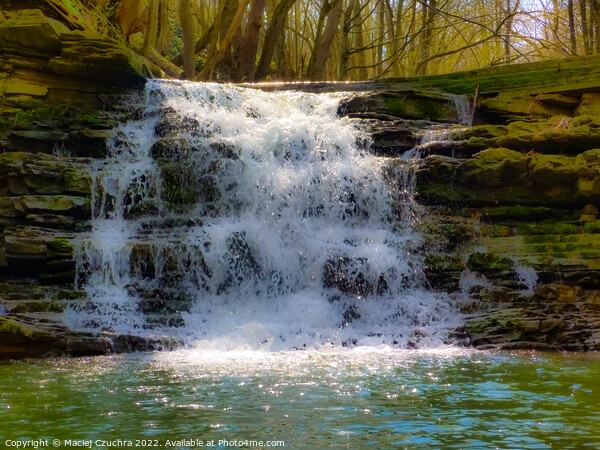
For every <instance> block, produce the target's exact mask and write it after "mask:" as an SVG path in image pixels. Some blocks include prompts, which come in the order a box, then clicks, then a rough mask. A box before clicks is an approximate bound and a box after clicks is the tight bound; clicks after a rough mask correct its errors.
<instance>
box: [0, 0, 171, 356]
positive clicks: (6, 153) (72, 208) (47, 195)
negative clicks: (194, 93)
mask: <svg viewBox="0 0 600 450" xmlns="http://www.w3.org/2000/svg"><path fill="white" fill-rule="evenodd" d="M14 3H15V2H8V4H6V5H3V6H4V9H3V11H2V14H0V17H2V18H3V19H4V20H3V21H2V22H1V23H0V49H1V50H0V151H1V152H2V153H1V154H0V228H1V230H2V231H1V233H0V359H2V358H13V357H17V358H22V357H28V356H46V355H53V354H64V353H69V354H73V355H77V354H94V353H106V352H109V351H125V350H133V349H150V348H156V347H157V346H167V347H169V346H172V345H173V343H172V342H170V341H168V340H165V342H163V343H156V342H148V341H147V340H144V339H140V338H136V337H131V336H117V335H112V334H111V333H102V334H91V333H73V332H71V331H69V329H68V328H67V327H66V326H65V324H64V323H63V317H62V315H61V313H62V311H63V310H64V309H65V307H66V305H67V304H68V303H69V302H74V301H79V302H84V301H85V297H86V295H85V293H84V292H81V291H77V290H74V280H75V263H74V260H73V243H72V240H73V238H74V236H75V234H76V233H77V232H78V231H82V230H85V229H86V228H87V227H88V224H87V222H86V221H87V220H88V219H89V218H90V209H91V208H90V205H91V197H92V193H91V187H92V180H91V175H90V172H89V167H90V161H91V159H90V158H93V157H99V156H103V155H104V154H105V153H106V138H108V137H110V136H111V129H112V128H113V127H114V126H115V125H116V124H117V123H119V122H120V121H121V120H123V119H124V118H126V117H127V116H128V115H130V114H131V110H130V108H129V106H128V104H127V102H129V101H131V98H132V96H133V98H134V99H135V94H136V92H141V88H142V87H143V85H144V84H145V82H146V77H148V76H151V70H152V66H151V65H150V64H149V63H148V62H147V61H145V60H144V59H143V58H141V57H139V56H138V55H136V54H135V53H133V52H132V51H131V50H129V49H128V48H127V47H126V46H124V45H123V44H121V43H119V42H117V41H114V40H112V39H110V38H107V37H106V36H100V35H96V34H93V33H85V32H81V31H72V30H69V29H68V28H67V26H66V25H64V24H63V23H61V22H60V21H58V20H55V19H54V18H52V11H43V10H39V9H31V10H23V9H19V8H22V7H23V6H24V5H23V3H22V2H16V3H19V4H14ZM34 3H35V2H34ZM38 3H39V2H38Z"/></svg>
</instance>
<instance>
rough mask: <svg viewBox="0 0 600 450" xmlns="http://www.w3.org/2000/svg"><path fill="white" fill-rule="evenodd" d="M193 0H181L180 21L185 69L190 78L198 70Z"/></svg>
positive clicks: (187, 76)
mask: <svg viewBox="0 0 600 450" xmlns="http://www.w3.org/2000/svg"><path fill="white" fill-rule="evenodd" d="M193 3H194V2H193V0H179V21H180V22H181V34H182V38H183V39H182V40H183V71H184V73H185V77H186V78H187V79H188V80H193V79H194V74H195V70H196V67H195V66H196V63H195V53H194V50H195V47H196V42H195V41H194V34H195V33H194V21H193V17H192V15H193V11H194V4H193Z"/></svg>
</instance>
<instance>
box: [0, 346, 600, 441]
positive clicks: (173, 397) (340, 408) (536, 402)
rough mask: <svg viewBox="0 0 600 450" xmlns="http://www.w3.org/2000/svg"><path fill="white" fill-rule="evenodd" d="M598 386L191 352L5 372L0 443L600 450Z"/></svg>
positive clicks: (553, 375)
mask: <svg viewBox="0 0 600 450" xmlns="http://www.w3.org/2000/svg"><path fill="white" fill-rule="evenodd" d="M599 376H600V359H599V358H598V356H597V355H594V354H592V355H563V354H547V353H487V352H476V351H465V350H456V349H447V350H435V351H401V350H391V349H387V348H380V349H372V348H371V349H353V350H341V351H340V350H336V351H333V350H331V351H310V352H309V351H307V352H281V353H267V352H264V353H263V352H256V351H253V352H227V353H222V352H221V353H219V352H202V351H197V350H187V351H178V352H172V353H154V354H133V355H118V356H109V357H97V358H80V359H69V360H67V359H57V360H49V361H36V362H21V363H7V364H2V365H0V392H2V394H1V397H0V418H1V419H2V422H1V423H2V425H0V439H2V440H6V439H27V438H29V439H39V438H43V437H47V438H49V439H53V438H59V439H92V440H95V439H117V438H121V439H123V437H124V436H127V437H129V438H132V439H142V438H148V437H151V438H156V439H159V440H161V441H165V440H166V439H171V440H175V439H184V438H190V437H191V436H195V437H196V439H203V440H210V439H216V441H215V443H217V442H218V439H229V440H231V439H256V440H263V441H266V440H268V439H278V440H283V441H285V442H286V444H287V445H286V446H287V447H288V448H325V447H335V448H340V447H348V448H363V447H364V446H367V445H375V446H379V447H380V448H394V447H396V448H397V447H410V448H416V447H425V448H439V447H444V448H477V447H480V448H490V447H501V448H556V447H559V448H579V447H581V446H584V445H587V446H592V447H593V446H600V431H598V430H600V427H599V425H600V406H599V405H600V388H599V387H598V383H597V380H598V379H599ZM179 448H187V447H186V446H185V445H183V446H180V447H179ZM190 448H191V447H190ZM224 448H226V446H224ZM235 448H238V447H235ZM239 448H243V446H240V447H239Z"/></svg>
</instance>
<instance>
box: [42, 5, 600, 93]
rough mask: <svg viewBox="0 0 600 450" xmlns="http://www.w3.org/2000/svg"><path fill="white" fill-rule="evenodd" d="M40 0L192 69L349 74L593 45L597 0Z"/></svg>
mask: <svg viewBox="0 0 600 450" xmlns="http://www.w3.org/2000/svg"><path fill="white" fill-rule="evenodd" d="M44 1H45V2H47V3H48V4H49V5H50V6H51V7H52V8H53V9H54V10H55V11H56V14H59V15H60V16H62V18H63V19H65V20H67V21H68V22H69V23H70V24H71V25H72V28H74V29H81V30H86V29H87V30H96V31H99V32H101V33H103V34H107V35H109V36H110V37H113V38H116V39H119V40H123V41H125V42H127V43H128V44H129V45H131V46H132V48H134V49H135V50H136V51H137V52H139V53H141V54H143V55H144V56H146V57H148V58H149V59H150V60H151V61H152V62H154V63H155V64H156V65H158V66H159V67H160V68H161V69H162V70H163V71H164V73H165V74H166V75H167V76H170V77H173V78H185V79H189V80H197V81H231V82H255V81H292V80H339V81H355V80H367V79H373V78H381V77H406V76H419V75H433V74H441V73H449V72H455V71H462V70H470V69H478V68H483V67H491V66H497V65H504V64H514V63H521V62H530V61H539V60H542V59H549V58H563V57H568V56H575V55H591V54H594V53H598V52H599V51H600V0H577V1H576V0H566V1H565V0H44Z"/></svg>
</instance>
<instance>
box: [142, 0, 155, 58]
mask: <svg viewBox="0 0 600 450" xmlns="http://www.w3.org/2000/svg"><path fill="white" fill-rule="evenodd" d="M148 10H149V14H148V27H147V28H146V31H145V32H144V46H143V47H142V52H143V53H144V54H146V53H148V50H149V49H150V48H154V46H155V45H156V33H157V32H158V0H150V2H149V3H148Z"/></svg>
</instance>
